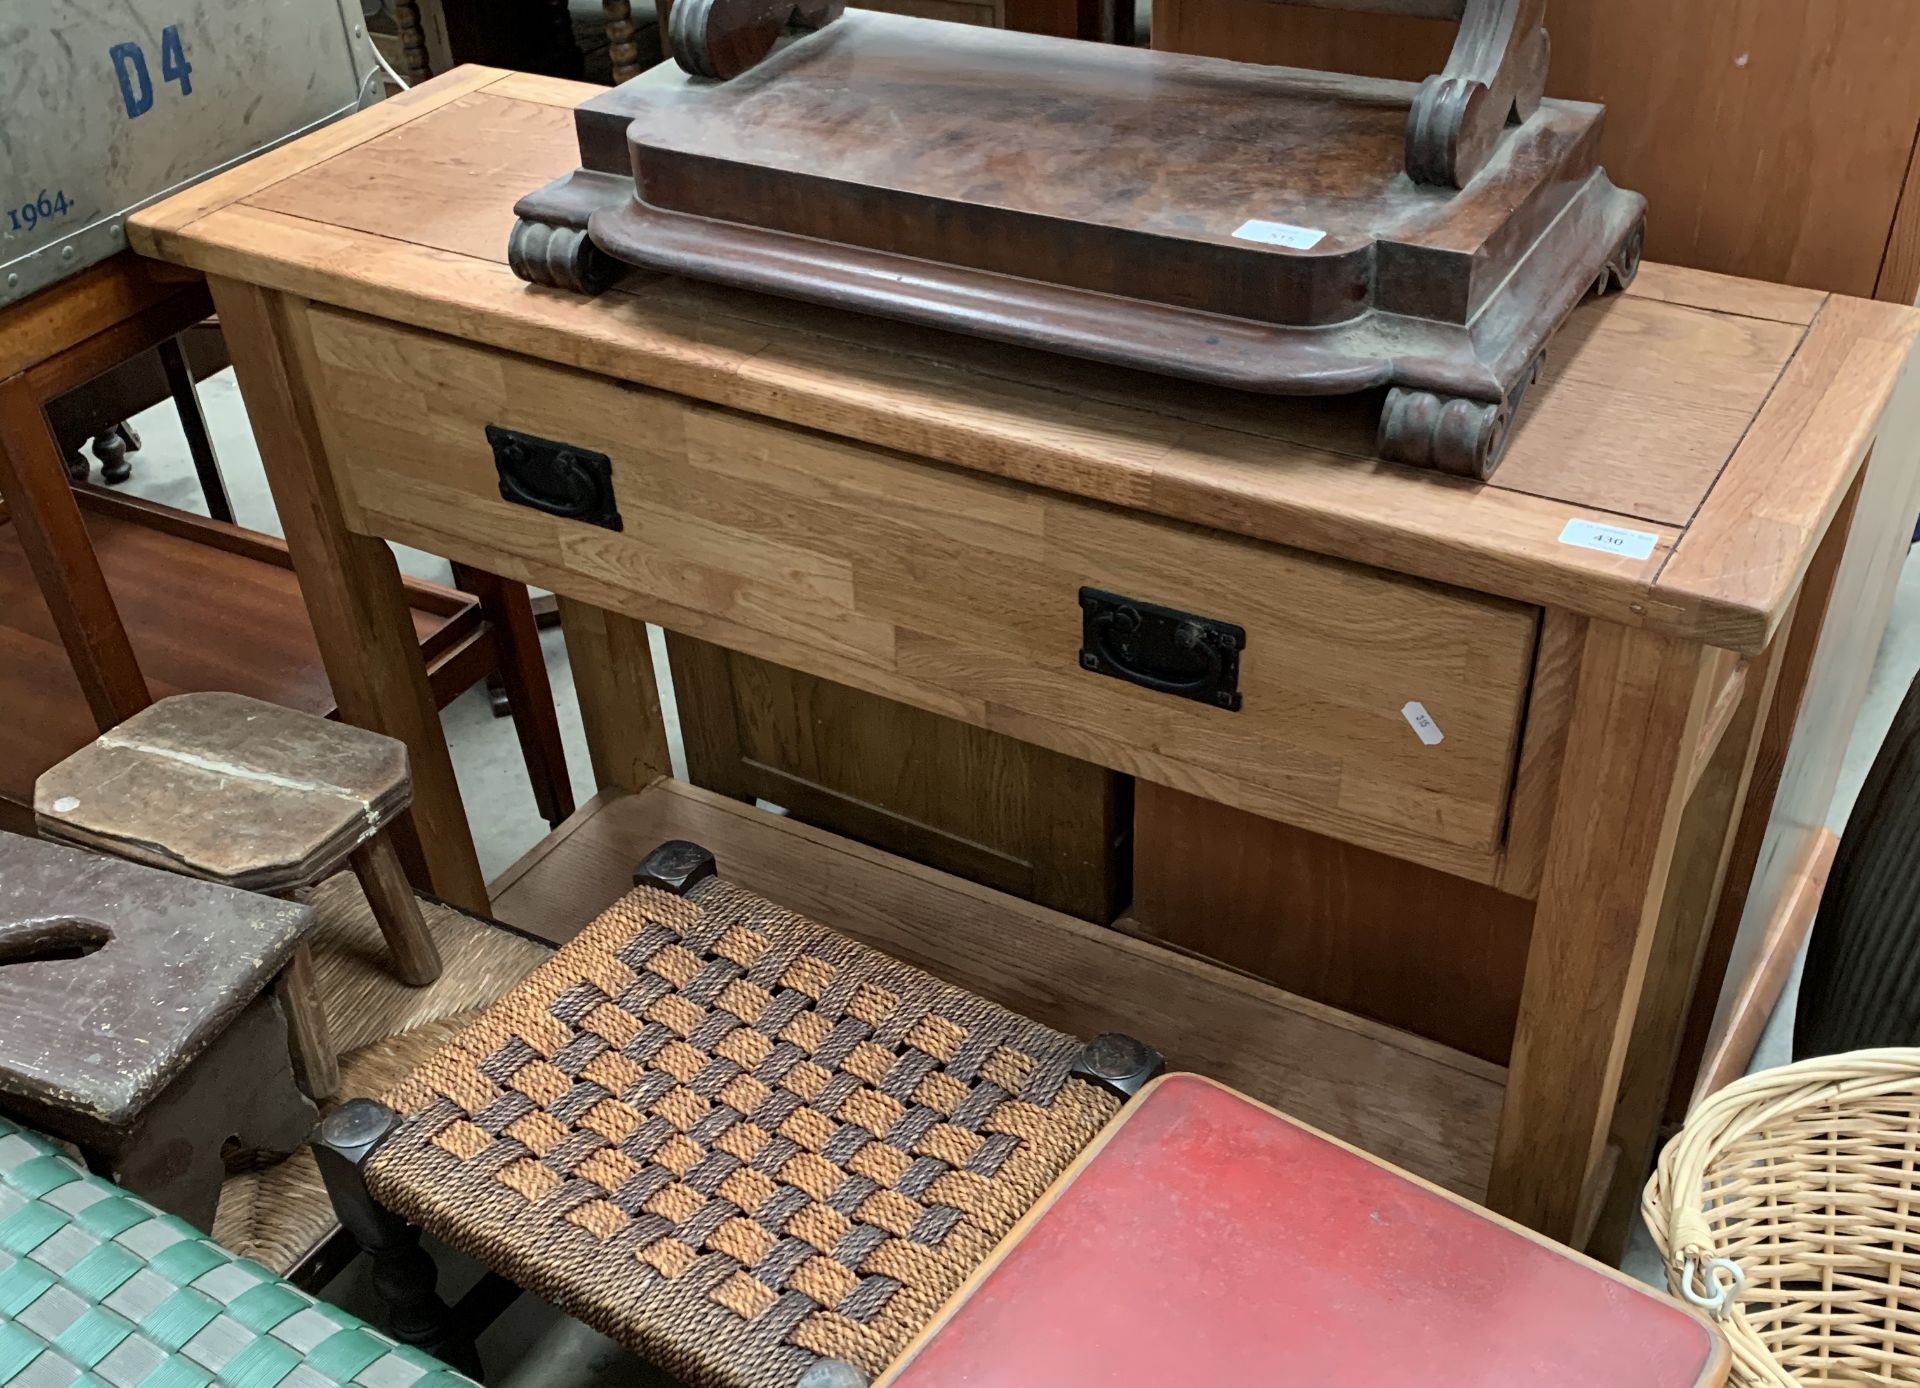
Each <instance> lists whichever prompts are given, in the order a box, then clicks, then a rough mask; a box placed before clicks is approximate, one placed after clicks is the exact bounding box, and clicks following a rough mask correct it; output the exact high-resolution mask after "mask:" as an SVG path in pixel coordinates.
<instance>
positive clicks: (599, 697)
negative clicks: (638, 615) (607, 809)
mask: <svg viewBox="0 0 1920 1388" xmlns="http://www.w3.org/2000/svg"><path fill="white" fill-rule="evenodd" d="M560 627H561V630H562V631H564V632H565V633H566V638H567V660H568V661H569V662H570V663H571V664H572V666H573V689H574V693H575V694H576V695H577V696H578V697H579V700H580V722H581V724H582V726H583V727H584V729H585V731H586V734H587V752H588V755H589V756H590V757H591V758H592V759H593V778H594V780H595V781H597V782H598V783H599V788H600V789H602V790H605V789H607V788H608V787H611V786H618V787H620V788H621V789H622V790H640V789H642V788H643V787H645V786H647V785H650V784H651V783H652V782H654V781H656V780H658V779H659V778H660V777H662V776H671V775H672V774H673V762H672V759H671V758H670V757H669V755H668V753H667V729H666V721H665V719H664V718H663V716H662V715H661V712H660V687H659V685H658V684H656V683H655V682H654V675H653V652H652V650H651V649H650V648H649V647H648V645H647V624H646V623H645V622H641V621H636V620H635V619H633V618H632V617H625V616H622V615H621V614H620V613H618V612H609V611H607V610H606V609H605V608H600V607H594V606H592V605H591V604H589V603H584V602H576V601H574V600H572V599H570V598H561V599H560Z"/></svg>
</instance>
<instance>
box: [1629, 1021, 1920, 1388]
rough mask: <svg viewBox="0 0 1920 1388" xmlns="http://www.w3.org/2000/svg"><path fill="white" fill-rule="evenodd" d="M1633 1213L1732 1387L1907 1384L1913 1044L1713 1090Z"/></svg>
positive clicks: (1917, 1172)
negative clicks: (1712, 1325)
mask: <svg viewBox="0 0 1920 1388" xmlns="http://www.w3.org/2000/svg"><path fill="white" fill-rule="evenodd" d="M1642 1211H1643V1213H1644V1215H1645V1217H1646V1221H1647V1227H1648V1228H1649V1229H1651V1230H1652V1231H1653V1237H1654V1241H1655V1242H1656V1243H1657V1244H1658V1245H1659V1246H1660V1251H1661V1253H1662V1254H1663V1255H1665V1258H1666V1262H1667V1281H1668V1285H1669V1286H1670V1287H1671V1288H1672V1290H1673V1292H1674V1294H1675V1295H1676V1296H1682V1297H1685V1298H1686V1299H1687V1300H1689V1301H1692V1302H1693V1303H1694V1304H1696V1305H1699V1306H1702V1307H1704V1308H1706V1309H1708V1310H1709V1311H1710V1312H1711V1313H1712V1314H1713V1315H1714V1316H1715V1317H1716V1319H1718V1320H1719V1323H1720V1328H1721V1329H1722V1330H1723V1331H1725V1332H1726V1336H1727V1341H1728V1343H1729V1344H1730V1345H1731V1346H1732V1348H1733V1359H1734V1366H1733V1375H1732V1378H1731V1380H1730V1381H1731V1382H1732V1383H1735V1384H1738V1385H1740V1388H1792V1385H1795V1384H1803V1383H1905V1384H1920V1050H1912V1049H1888V1050H1868V1051H1852V1052H1848V1053H1846V1054H1842V1055H1833V1056H1822V1057H1820V1058H1819V1059H1816V1060H1805V1061H1801V1062H1800V1063H1799V1064H1796V1065H1787V1066H1783V1067H1781V1068H1780V1069H1777V1070H1766V1071H1762V1072H1761V1073H1759V1074H1756V1075H1749V1076H1748V1077H1747V1078H1746V1079H1743V1080H1740V1081H1738V1082H1736V1083H1734V1084H1731V1085H1728V1086H1727V1087H1726V1088H1725V1089H1723V1090H1721V1091H1720V1092H1719V1093H1717V1094H1715V1095H1713V1096H1712V1097H1711V1098H1709V1099H1707V1100H1705V1101H1704V1102H1703V1103H1701V1104H1700V1106H1699V1107H1698V1108H1696V1109H1695V1110H1694V1111H1693V1112H1692V1113H1691V1114H1689V1115H1688V1117H1687V1121H1686V1124H1685V1126H1684V1127H1682V1128H1681V1130H1680V1133H1679V1135H1678V1136H1676V1137H1675V1138H1674V1139H1673V1141H1672V1142H1670V1143H1669V1144H1668V1145H1667V1148H1666V1150H1665V1151H1664V1152H1663V1153H1662V1154H1661V1157H1660V1164H1659V1167H1658V1169H1657V1170H1656V1171H1655V1172H1654V1175H1653V1179H1652V1180H1651V1181H1650V1182H1648V1184H1647V1189H1646V1195H1645V1199H1644V1201H1643V1204H1642Z"/></svg>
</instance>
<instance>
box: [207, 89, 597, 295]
mask: <svg viewBox="0 0 1920 1388" xmlns="http://www.w3.org/2000/svg"><path fill="white" fill-rule="evenodd" d="M480 70H481V71H485V69H480ZM462 71H467V69H462ZM574 147H575V146H574V134H573V113H572V112H571V111H569V110H566V109H564V108H562V107H558V106H547V105H541V104H539V103H536V102H531V101H516V100H509V99H507V98H504V97H500V96H496V95H494V94H493V93H491V92H489V91H469V92H467V93H465V94H464V95H461V96H459V97H457V98H456V99H454V100H452V101H449V102H446V103H445V104H443V105H441V106H439V107H437V108H436V109H434V110H433V111H431V112H429V113H426V114H424V115H422V116H420V117H418V118H416V119H414V120H411V121H409V122H407V123H406V124H404V125H399V126H396V127H394V128H392V129H391V130H388V131H386V132H385V133H383V134H382V135H381V137H380V138H378V139H375V140H369V141H366V142H364V143H359V144H356V145H354V146H353V147H351V148H349V149H345V150H342V151H341V152H340V153H337V154H335V155H333V156H332V157H330V158H328V159H326V160H325V161H324V162H320V163H316V164H314V165H313V166H312V167H310V168H308V169H306V170H304V171H303V172H300V173H297V174H295V175H293V176H292V177H289V178H285V179H282V180H280V181H278V182H276V183H274V184H272V185H271V186H268V187H265V188H262V189H260V190H259V191H257V192H254V193H251V194H249V195H248V196H247V197H246V199H245V202H246V204H247V205H248V206H249V207H258V208H264V209H266V210H268V211H274V212H284V213H286V214H288V215H289V216H294V217H301V218H304V219H305V220H307V221H311V222H317V223H322V224H324V225H327V226H333V227H344V228H347V229H350V230H354V231H364V232H368V233H371V234H372V235H375V236H389V237H404V239H406V240H408V241H410V242H412V243H413V244H415V245H419V246H431V247H434V248H435V249H437V250H443V251H453V252H455V253H456V254H459V255H470V256H474V257H476V258H479V259H483V260H497V261H500V262H502V263H504V262H505V261H506V258H507V237H508V235H509V234H510V233H511V232H512V231H513V224H514V220H515V219H514V215H513V204H514V202H515V201H516V200H517V199H519V198H520V197H521V196H523V195H525V194H527V193H529V192H532V191H533V190H534V189H535V188H537V187H539V186H540V185H541V184H543V183H545V182H547V181H549V180H550V179H552V178H553V177H554V176H555V175H554V173H553V172H552V169H553V167H554V163H555V158H556V155H557V154H563V153H564V154H571V152H572V151H573V150H574ZM576 158H577V156H576ZM423 168H436V169H438V170H440V176H439V177H437V178H425V179H423V178H422V177H421V174H420V170H422V169H423ZM565 171H566V170H565V169H562V170H561V172H563V173H564V172H565Z"/></svg>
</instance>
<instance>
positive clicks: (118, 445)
mask: <svg viewBox="0 0 1920 1388" xmlns="http://www.w3.org/2000/svg"><path fill="white" fill-rule="evenodd" d="M139 450H140V436H139V435H138V434H136V433H134V431H133V426H132V425H130V424H128V423H127V422H126V421H125V420H122V421H121V422H120V423H118V424H116V425H114V426H113V427H112V428H111V429H106V430H103V431H101V432H100V433H98V434H95V435H94V436H93V456H94V457H96V458H98V459H99V460H100V480H101V481H102V482H105V483H107V484H108V485H109V486H114V487H117V486H119V485H120V484H121V483H122V482H124V481H126V480H127V479H128V478H129V477H131V476H133V464H132V463H130V462H128V461H127V455H128V454H129V453H137V452H138V451H139Z"/></svg>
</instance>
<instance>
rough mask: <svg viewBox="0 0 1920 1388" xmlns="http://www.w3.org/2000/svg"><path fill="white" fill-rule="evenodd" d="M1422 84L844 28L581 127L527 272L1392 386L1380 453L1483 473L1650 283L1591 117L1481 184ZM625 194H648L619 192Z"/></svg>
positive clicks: (1096, 355) (1069, 350)
mask: <svg viewBox="0 0 1920 1388" xmlns="http://www.w3.org/2000/svg"><path fill="white" fill-rule="evenodd" d="M1419 92H1420V89H1419V88H1417V87H1415V86H1413V85H1411V84H1406V83H1395V82H1383V81H1376V80H1371V79H1363V78H1350V77H1338V76H1332V75H1328V74H1324V73H1313V72H1304V71H1298V70H1294V69H1287V68H1269V67H1260V66H1255V65H1251V64H1239V63H1228V62H1222V61H1219V60H1214V59H1205V58H1190V57H1185V56H1180V55H1173V54H1164V53H1149V52H1143V51H1138V50H1132V49H1122V48H1113V47H1107V46H1100V45H1087V44H1075V43H1071V42H1069V41H1064V40H1053V39H1048V38H1043V37H1038V36H1034V35H1027V34H1014V33H1006V32H1000V31H988V30H981V31H972V30H963V29H958V28H955V27H953V26H936V25H934V24H932V23H931V22H928V21H922V20H915V19H907V18H902V17H899V16H893V15H882V14H872V13H866V12H857V11H856V12H852V13H849V14H847V15H845V16H844V17H843V18H841V19H839V20H837V21H835V22H833V23H831V24H828V25H827V26H826V27H825V28H823V29H821V30H820V31H818V32H817V33H813V34H809V35H806V36H804V37H801V38H798V39H795V40H794V41H792V42H790V43H789V44H788V45H787V46H786V47H784V48H782V49H781V50H779V51H778V52H776V53H774V54H773V55H772V56H771V57H769V58H768V59H767V60H766V61H764V62H762V63H760V64H759V65H758V66H756V67H753V68H751V69H750V70H748V71H746V72H744V73H743V74H741V75H740V76H737V77H735V78H733V79H732V80H730V81H726V82H713V81H709V80H704V79H701V78H697V77H690V76H688V75H687V74H686V73H684V72H682V71H681V70H680V69H679V68H677V67H674V66H672V65H662V66H661V67H659V68H656V69H654V70H653V71H652V72H650V73H647V74H644V75H643V76H641V77H640V78H637V79H635V80H634V81H633V82H631V83H628V84H627V85H626V86H624V87H622V88H619V89H618V90H616V91H615V92H612V93H609V94H608V95H607V96H605V97H601V98H597V99H596V100H594V101H593V102H590V103H588V104H587V106H585V107H583V108H582V109H581V111H580V112H579V116H578V130H579V135H580V144H581V152H582V158H583V164H584V167H583V169H582V170H581V171H580V172H579V173H578V174H576V175H574V176H572V177H571V178H569V179H566V180H562V181H561V182H560V183H558V184H555V185H551V186H550V187H549V188H547V189H543V190H541V191H540V192H539V193H536V194H534V195H532V196H530V197H528V198H526V199H524V200H523V201H522V202H521V204H520V206H519V208H518V209H517V210H518V212H519V213H520V215H521V217H522V219H523V222H522V225H521V227H520V229H519V230H518V231H517V232H516V234H515V247H514V254H513V257H512V259H513V262H514V267H515V269H516V271H518V272H519V273H520V274H521V275H522V276H523V277H525V278H528V279H530V280H533V281H534V282H536V283H546V284H552V285H561V286H564V287H567V288H572V289H588V290H590V289H593V288H595V287H597V286H598V285H600V284H602V283H604V282H605V281H606V280H608V279H609V278H611V276H612V274H613V273H614V272H615V271H616V270H617V268H618V264H617V262H623V263H626V264H632V265H639V266H643V267H646V268H650V269H656V270H664V271H668V272H670V273H675V274H685V275H690V276H694V277H697V278H701V279H708V280H715V281H719V282H721V283H726V284H732V285H737V286H740V287H743V288H749V289H758V290H764V291H767V292H771V293H775V294H780V295H784V296H787V297H791V298H797V299H803V300H808V301H811V302H815V303H822V304H827V305H829V306H832V307H837V308H850V309H856V310H859V311H861V312H866V313H873V314H877V315H881V316H885V317H889V318H897V319H903V320H907V321H911V322H918V323H926V324H931V325H934V326H938V327H944V328H950V329H953V330H956V331H960V332H966V333H970V334H973V335H976V336H981V337H986V338H991V339H995V340H998V341H1004V342H1008V343H1013V344H1017V345H1020V346H1028V347H1041V348H1044V349H1047V350H1051V351H1056V352H1061V353H1065V354H1068V355H1072V356H1078V357H1085V358H1089V359H1093V360H1097V361H1105V362H1110V363H1114V364H1117V365H1121V366H1129V367H1137V368H1140V369H1143V370H1147V371H1153V372H1156V373H1160V374H1164V375H1171V376H1176V377H1181V378H1185V379H1190V380H1196V381H1203V382H1207V383H1210V384H1215V385H1224V386H1229V387H1234V388H1237V389H1242V390H1247V391H1253V392H1260V393H1267V394H1284V395H1331V394H1348V393H1353V392H1359V391H1367V390H1379V389H1385V390H1386V391H1387V396H1386V400H1385V407H1384V410H1383V414H1382V421H1381V431H1380V448H1381V452H1382V453H1383V455H1385V456H1386V457H1388V458H1391V459H1394V460H1396V461H1401V462H1407V463H1413V464H1416V465H1421V466H1430V467H1435V468H1439V469H1441V470H1444V471H1448V472H1455V473H1463V474H1467V475H1474V476H1484V475H1485V474H1486V473H1487V472H1489V471H1490V470H1491V469H1492V467H1493V466H1494V464H1495V463H1497V461H1498V460H1499V457H1500V454H1501V451H1502V450H1503V448H1504V446H1505V442H1506V439H1507V436H1508V433H1509V426H1510V424H1511V422H1512V419H1513V415H1514V412H1515V411H1516V410H1517V408H1518V405H1519V401H1520V398H1521V396H1522V395H1523V394H1524V392H1525V390H1526V388H1527V387H1528V385H1529V384H1531V382H1532V381H1533V379H1534V378H1535V375H1536V374H1537V370H1538V364H1539V361H1540V357H1541V354H1542V352H1543V351H1544V349H1545V346H1546V343H1547V340H1548V339H1549V338H1550V337H1551V336H1552V334H1553V332H1554V331H1555V330H1556V329H1557V328H1558V327H1559V325H1560V323H1561V322H1562V321H1563V320H1564V319H1565V318H1566V316H1567V314H1568V313H1570V312H1571V311H1572V309H1573V308H1574V306H1575V305H1576V304H1577V303H1579V301H1580V300H1581V299H1582V298H1583V297H1584V296H1585V295H1587V294H1588V293H1590V292H1594V291H1604V290H1606V289H1609V288H1612V287H1616V286H1619V285H1623V284H1625V283H1626V282H1627V281H1628V280H1630V279H1631V278H1632V276H1633V274H1634V272H1635V270H1636V269H1637V268H1638V262H1639V247H1640V243H1641V240H1642V228H1643V223H1644V217H1645V203H1644V201H1643V200H1642V199H1640V198H1639V197H1638V196H1636V195H1634V194H1631V193H1625V192H1622V191H1621V190H1619V189H1616V188H1615V187H1614V186H1613V185H1612V184H1611V183H1610V182H1609V181H1608V179H1607V177H1606V174H1605V173H1604V172H1603V171H1602V170H1600V169H1599V168H1598V167H1597V165H1596V163H1595V149H1596V145H1597V140H1598V134H1599V130H1600V125H1601V120H1602V117H1603V114H1604V113H1603V111H1602V110H1601V108H1600V107H1597V106H1592V105H1587V104H1584V103H1578V102H1561V101H1546V102H1542V103H1540V105H1539V106H1538V108H1537V109H1536V110H1535V111H1534V112H1533V114H1532V115H1531V117H1530V118H1529V119H1527V120H1526V121H1525V122H1524V123H1522V124H1519V125H1517V126H1514V127H1510V128H1509V129H1508V130H1507V132H1506V135H1505V137H1504V138H1503V139H1502V140H1501V142H1500V143H1499V145H1498V147H1497V149H1496V151H1495V153H1494V154H1493V156H1492V158H1491V161H1490V162H1489V163H1488V164H1487V166H1486V167H1485V168H1484V169H1483V170H1482V171H1481V172H1479V173H1478V175H1477V176H1475V177H1473V178H1472V179H1471V180H1469V181H1468V182H1467V183H1466V186H1465V187H1464V188H1460V189H1455V188H1452V187H1448V186H1444V185H1440V184H1429V183H1417V182H1415V181H1414V179H1412V178H1411V177H1409V176H1408V173H1407V172H1406V167H1407V166H1406V148H1407V145H1406V141H1407V127H1408V119H1409V111H1410V110H1412V109H1413V108H1414V106H1415V104H1416V102H1417V100H1418V98H1419ZM629 174H630V175H631V179H629V178H628V177H627V175H629Z"/></svg>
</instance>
